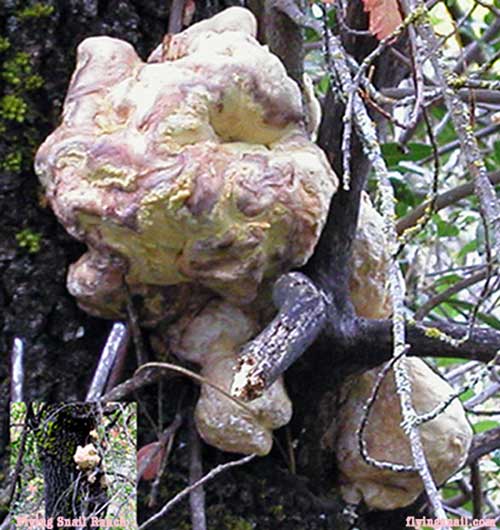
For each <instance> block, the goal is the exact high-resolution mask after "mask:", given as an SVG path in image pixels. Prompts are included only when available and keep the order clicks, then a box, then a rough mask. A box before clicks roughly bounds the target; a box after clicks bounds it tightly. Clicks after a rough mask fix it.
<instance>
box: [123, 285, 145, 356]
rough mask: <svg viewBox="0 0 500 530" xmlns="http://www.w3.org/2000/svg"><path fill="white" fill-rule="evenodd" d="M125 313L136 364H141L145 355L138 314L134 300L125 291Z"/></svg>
mask: <svg viewBox="0 0 500 530" xmlns="http://www.w3.org/2000/svg"><path fill="white" fill-rule="evenodd" d="M127 315H128V323H129V326H130V330H131V332H132V339H133V341H134V346H135V355H136V357H137V366H142V365H143V364H145V363H146V362H147V356H146V350H145V348H144V341H143V339H142V332H141V326H140V325H139V315H138V314H137V311H136V309H135V306H134V301H133V299H132V295H131V293H130V292H127Z"/></svg>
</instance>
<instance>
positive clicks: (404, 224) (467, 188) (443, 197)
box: [396, 171, 500, 234]
mask: <svg viewBox="0 0 500 530" xmlns="http://www.w3.org/2000/svg"><path fill="white" fill-rule="evenodd" d="M488 178H489V180H490V182H491V183H492V184H498V183H500V171H494V172H492V173H488ZM473 193H474V183H473V182H468V183H467V184H462V185H461V186H457V187H456V188H452V189H450V190H448V191H445V192H443V193H441V194H440V195H438V196H437V197H436V200H435V203H434V211H435V212H437V211H439V210H442V209H443V208H446V207H447V206H450V205H452V204H456V203H457V202H458V201H460V200H462V199H465V198H466V197H468V196H470V195H472V194H473ZM429 207H430V201H429V200H426V201H424V202H423V203H422V204H419V205H418V206H417V207H416V208H415V209H414V210H412V211H411V212H410V213H409V214H407V215H406V216H405V217H402V218H401V219H400V220H399V221H398V222H397V224H396V230H397V232H398V234H402V233H403V232H404V231H405V230H407V229H408V228H410V227H412V226H414V225H415V224H416V223H417V222H418V220H419V219H420V217H422V216H423V215H425V211H426V210H427V208H429Z"/></svg>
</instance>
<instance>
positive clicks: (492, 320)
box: [448, 300, 500, 330]
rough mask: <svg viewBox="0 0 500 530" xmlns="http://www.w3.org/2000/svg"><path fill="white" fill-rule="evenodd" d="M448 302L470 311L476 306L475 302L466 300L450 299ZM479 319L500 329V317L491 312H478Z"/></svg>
mask: <svg viewBox="0 0 500 530" xmlns="http://www.w3.org/2000/svg"><path fill="white" fill-rule="evenodd" d="M448 303H449V304H452V305H454V306H455V307H458V308H463V309H467V310H469V311H472V310H473V309H474V307H475V305H474V304H471V303H470V302H465V301H464V300H449V301H448ZM477 319H478V320H479V321H481V322H484V323H485V324H488V326H491V327H492V328H494V329H499V330H500V319H498V318H497V317H495V316H493V315H491V314H489V313H482V312H481V311H479V312H478V313H477Z"/></svg>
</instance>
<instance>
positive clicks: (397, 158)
mask: <svg viewBox="0 0 500 530" xmlns="http://www.w3.org/2000/svg"><path fill="white" fill-rule="evenodd" d="M382 154H383V155H384V159H385V161H386V162H387V166H388V167H389V169H396V170H402V169H403V168H401V167H400V166H399V162H401V161H403V160H411V161H413V162H416V161H418V160H422V159H424V158H427V157H428V156H430V155H431V154H432V147H430V146H429V145H427V144H421V143H410V144H408V145H407V146H405V147H403V146H402V145H401V144H400V143H397V142H391V143H386V144H382Z"/></svg>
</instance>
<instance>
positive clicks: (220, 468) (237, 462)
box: [138, 455, 257, 530]
mask: <svg viewBox="0 0 500 530" xmlns="http://www.w3.org/2000/svg"><path fill="white" fill-rule="evenodd" d="M256 456H257V455H248V456H245V457H244V458H240V459H239V460H232V461H231V462H226V463H225V464H220V465H218V466H217V467H215V468H213V469H212V470H211V471H209V472H208V473H207V474H206V475H205V476H204V477H203V478H201V479H200V480H198V481H197V482H195V483H194V484H191V485H190V486H188V487H187V488H184V489H183V490H182V491H180V492H179V493H178V494H177V495H176V496H175V497H173V498H172V499H170V500H169V501H168V502H167V503H166V504H165V505H164V506H163V507H162V508H161V510H159V511H158V512H157V513H155V514H154V515H153V516H151V517H150V518H149V519H147V520H146V521H144V523H142V524H141V525H140V526H139V529H138V530H144V529H145V528H147V527H148V526H151V525H152V524H153V523H155V522H156V521H158V520H159V519H162V518H163V517H165V515H167V513H168V512H169V511H170V510H171V509H172V508H173V507H174V506H175V505H176V504H178V503H179V502H180V501H181V500H182V499H184V497H186V496H187V495H189V494H190V493H191V491H192V490H194V489H196V488H198V487H199V486H203V485H204V484H206V483H207V482H209V481H210V480H212V479H213V478H215V477H216V476H217V475H219V474H220V473H223V472H224V471H227V470H228V469H231V468H233V467H238V466H242V465H244V464H246V463H247V462H250V461H251V460H253V459H254V458H255V457H256Z"/></svg>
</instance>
